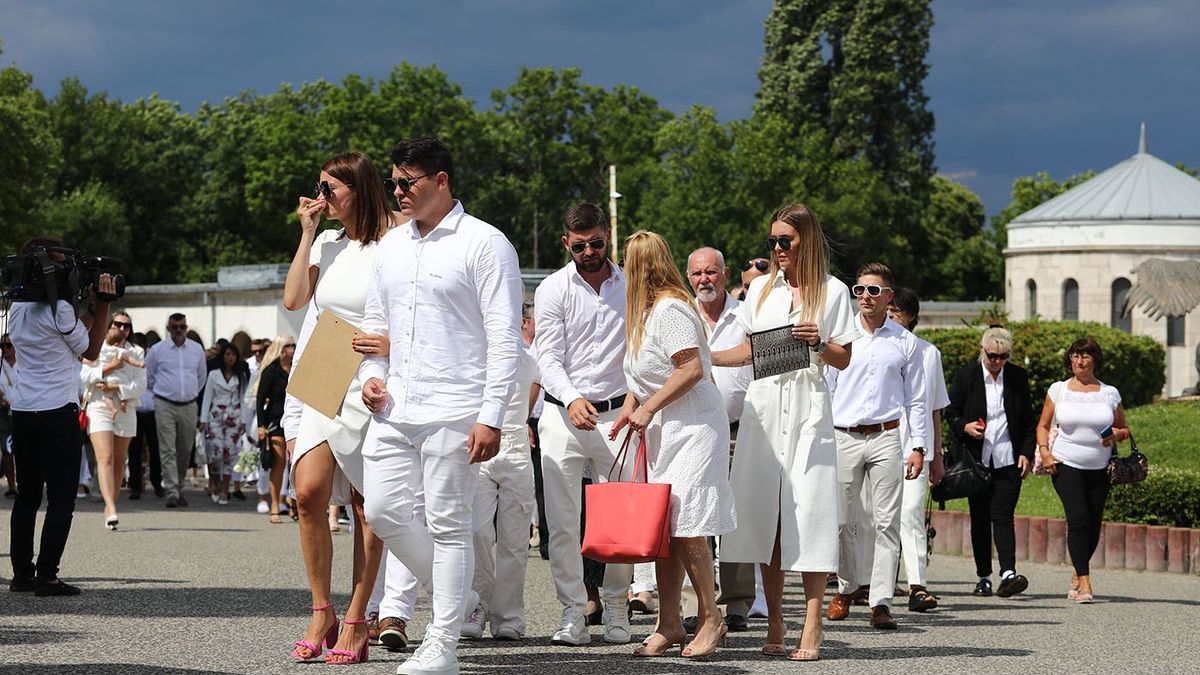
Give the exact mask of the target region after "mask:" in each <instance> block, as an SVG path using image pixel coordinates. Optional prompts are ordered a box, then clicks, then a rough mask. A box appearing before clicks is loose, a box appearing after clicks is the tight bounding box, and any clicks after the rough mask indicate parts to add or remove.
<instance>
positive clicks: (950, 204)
mask: <svg viewBox="0 0 1200 675" xmlns="http://www.w3.org/2000/svg"><path fill="white" fill-rule="evenodd" d="M986 222H987V219H986V217H985V214H984V209H983V202H982V201H980V199H979V197H978V196H977V195H976V194H975V193H974V192H972V191H971V190H970V189H969V188H967V187H966V186H964V185H961V184H959V183H956V182H954V181H952V180H950V179H948V178H944V177H942V176H934V178H933V190H932V193H931V194H930V199H929V206H928V208H926V210H925V213H924V214H923V219H922V229H921V238H920V239H919V240H918V241H917V242H916V249H917V250H919V251H921V252H922V254H921V256H920V263H921V264H922V265H923V266H925V268H926V272H927V273H926V275H925V277H924V278H925V284H926V291H925V297H927V298H929V299H931V300H985V299H987V298H994V297H1002V296H1003V294H1004V255H1003V253H1002V250H1003V243H1004V242H1003V241H1001V240H999V239H997V238H996V231H995V230H993V229H986V228H985V225H986Z"/></svg>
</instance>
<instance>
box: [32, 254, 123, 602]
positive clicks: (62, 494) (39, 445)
mask: <svg viewBox="0 0 1200 675" xmlns="http://www.w3.org/2000/svg"><path fill="white" fill-rule="evenodd" d="M55 247H61V243H59V242H58V241H57V240H53V239H48V238H39V239H34V240H32V241H30V242H29V243H28V244H26V245H25V248H24V249H23V251H22V253H32V252H34V250H35V249H40V250H42V251H43V252H44V253H43V255H45V252H46V251H47V249H49V251H48V255H49V257H50V258H51V259H53V260H55V261H57V262H62V261H63V259H64V256H63V255H62V254H61V253H58V252H55V251H53V248H55ZM61 290H62V292H65V289H61ZM93 290H94V289H93ZM99 291H100V292H101V293H109V294H112V293H114V291H115V285H114V283H113V278H112V277H111V276H109V275H107V274H103V275H100V279H99ZM108 304H109V303H108V301H106V300H100V299H98V297H97V295H96V293H94V292H93V293H92V300H91V301H90V303H89V307H88V310H87V312H86V313H84V315H83V316H82V317H78V318H76V313H75V308H74V307H72V306H71V303H69V302H67V301H66V300H57V301H56V302H54V303H53V304H51V302H15V303H13V305H12V307H11V308H10V310H9V317H8V318H9V326H10V333H11V340H12V343H13V346H14V347H15V348H16V350H17V361H18V362H19V363H20V364H21V375H20V377H19V378H18V380H17V383H16V389H17V392H18V395H17V396H16V397H15V401H14V404H13V413H12V415H13V434H12V435H13V455H14V457H15V459H16V464H17V498H16V501H15V502H14V503H13V509H12V519H11V533H10V534H11V539H10V542H11V543H10V551H11V554H12V568H13V578H12V581H11V582H10V583H9V586H8V588H9V590H10V591H14V592H24V591H33V593H34V595H38V596H46V595H79V589H78V588H77V587H75V586H72V585H70V584H66V583H63V582H62V580H61V579H59V578H58V565H59V562H60V561H61V560H62V555H63V551H64V549H66V546H67V537H68V535H70V533H71V519H72V517H73V515H74V513H75V488H76V485H77V483H78V482H79V462H80V457H81V451H82V443H83V436H82V433H81V432H80V429H79V358H80V357H81V356H82V357H83V358H86V359H95V358H96V357H97V356H98V355H99V354H100V347H101V346H102V344H103V343H104V337H105V335H106V333H107V332H108V321H107V319H108ZM95 317H101V318H100V320H96V318H95ZM43 490H44V491H45V493H46V498H47V506H46V519H45V522H43V523H42V539H41V548H40V550H39V552H38V557H37V564H36V565H35V564H34V560H33V531H34V527H35V525H36V523H37V512H38V508H40V507H41V504H42V492H43Z"/></svg>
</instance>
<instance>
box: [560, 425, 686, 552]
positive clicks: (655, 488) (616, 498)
mask: <svg viewBox="0 0 1200 675" xmlns="http://www.w3.org/2000/svg"><path fill="white" fill-rule="evenodd" d="M633 434H634V432H633V430H632V429H630V430H629V433H628V434H626V436H625V442H624V443H623V444H622V445H621V451H620V452H618V453H617V457H616V459H614V460H613V465H612V467H611V468H609V470H608V476H609V478H610V479H611V478H612V472H613V469H615V468H616V467H617V462H618V461H619V462H620V463H621V471H622V473H623V472H624V469H625V457H626V455H627V454H628V453H629V442H630V440H631V439H632V438H633ZM639 475H640V476H641V479H642V480H641V482H638V476H639ZM647 476H648V467H647V464H646V439H645V438H642V439H641V442H640V443H639V444H638V451H637V457H636V458H635V459H634V469H633V480H632V481H631V482H628V483H625V482H620V481H615V482H614V481H611V480H610V482H607V483H600V484H596V485H589V486H587V489H586V490H585V491H584V495H583V498H584V502H585V503H586V505H587V522H586V524H585V527H584V534H583V547H582V548H583V554H584V555H585V556H587V557H589V558H591V559H592V560H595V561H597V562H602V563H643V562H652V561H654V560H665V559H666V558H669V557H671V486H670V484H667V483H648V482H646V478H647ZM618 477H619V475H618Z"/></svg>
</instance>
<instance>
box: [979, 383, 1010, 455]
mask: <svg viewBox="0 0 1200 675" xmlns="http://www.w3.org/2000/svg"><path fill="white" fill-rule="evenodd" d="M979 367H980V368H983V392H984V395H985V396H986V397H987V419H986V420H984V421H985V422H986V424H985V425H984V427H983V452H982V453H981V454H980V459H982V460H983V465H984V466H990V467H992V468H995V469H998V468H1000V467H1002V466H1009V465H1010V464H1012V463H1013V446H1012V439H1011V438H1009V436H1008V415H1006V414H1005V413H1004V369H1003V368H1001V369H1000V375H999V376H997V377H996V378H995V379H993V378H992V374H991V373H989V372H988V369H987V368H986V367H985V366H984V365H983V363H980V364H979Z"/></svg>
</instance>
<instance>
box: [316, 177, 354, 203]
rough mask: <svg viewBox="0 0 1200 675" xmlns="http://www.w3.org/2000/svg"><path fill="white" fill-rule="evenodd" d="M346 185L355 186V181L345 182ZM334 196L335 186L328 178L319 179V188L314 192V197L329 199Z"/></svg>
mask: <svg viewBox="0 0 1200 675" xmlns="http://www.w3.org/2000/svg"><path fill="white" fill-rule="evenodd" d="M343 185H344V186H345V187H353V186H354V183H343ZM332 196H333V186H332V185H330V184H329V181H327V180H320V181H317V189H316V190H315V191H314V192H313V197H315V198H317V199H320V198H321V197H324V198H326V199H329V198H330V197H332Z"/></svg>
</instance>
